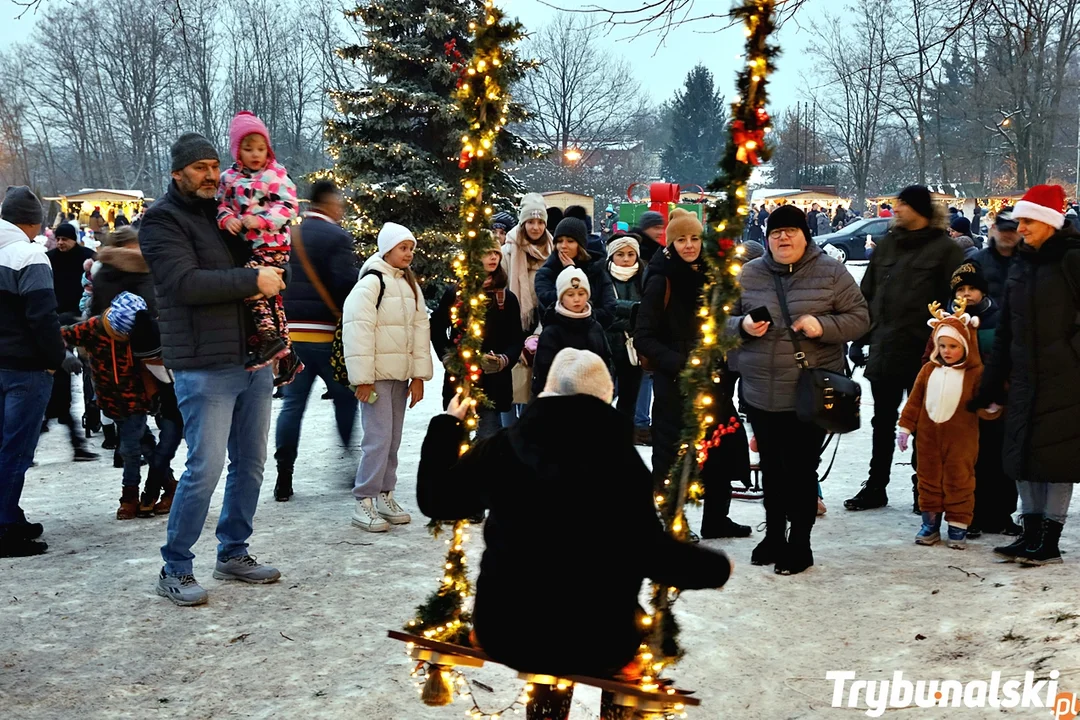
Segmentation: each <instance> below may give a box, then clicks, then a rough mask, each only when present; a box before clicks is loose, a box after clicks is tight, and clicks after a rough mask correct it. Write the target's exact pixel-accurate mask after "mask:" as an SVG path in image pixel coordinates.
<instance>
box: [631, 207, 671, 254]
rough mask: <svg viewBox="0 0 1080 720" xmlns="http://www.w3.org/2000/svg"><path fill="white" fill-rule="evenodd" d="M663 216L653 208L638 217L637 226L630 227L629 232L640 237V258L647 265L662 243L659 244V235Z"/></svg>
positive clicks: (662, 231)
mask: <svg viewBox="0 0 1080 720" xmlns="http://www.w3.org/2000/svg"><path fill="white" fill-rule="evenodd" d="M666 224H667V223H665V222H664V216H663V215H661V214H660V213H658V212H656V211H655V210H649V211H648V212H645V213H642V215H641V217H640V218H638V226H637V227H636V228H631V229H630V233H631V234H632V235H637V236H638V237H639V238H641V259H642V260H644V261H645V266H646V267H648V265H649V261H650V260H652V257H653V255H655V254H656V252H657V251H658V250H660V248H662V247H663V245H661V244H660V236H661V235H663V234H664V226H665V225H666Z"/></svg>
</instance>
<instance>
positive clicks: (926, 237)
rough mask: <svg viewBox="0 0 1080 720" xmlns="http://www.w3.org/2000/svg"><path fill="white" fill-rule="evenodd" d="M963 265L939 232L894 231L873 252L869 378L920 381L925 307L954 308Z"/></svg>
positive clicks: (865, 285)
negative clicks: (955, 281)
mask: <svg viewBox="0 0 1080 720" xmlns="http://www.w3.org/2000/svg"><path fill="white" fill-rule="evenodd" d="M963 261H964V251H963V250H961V249H960V246H959V245H957V244H956V243H955V242H954V241H953V240H952V239H950V238H949V236H948V235H947V234H946V233H945V231H944V230H942V229H940V228H937V227H926V228H923V229H922V230H914V231H910V230H904V229H903V228H900V227H896V226H893V227H892V228H890V229H889V233H888V234H887V235H886V236H885V237H884V238H883V239H882V241H881V242H880V243H878V246H877V249H875V250H874V254H873V256H872V257H871V259H870V266H869V267H868V268H867V269H866V275H865V276H864V277H863V281H862V292H863V295H864V296H865V297H866V302H867V303H868V304H869V306H870V336H869V342H870V346H871V348H870V360H869V363H868V364H867V367H866V377H868V378H870V380H879V379H885V378H891V379H895V380H897V381H902V382H904V383H909V384H910V383H913V382H914V381H915V377H916V376H917V375H918V374H919V370H921V369H922V362H921V359H922V353H923V348H925V347H926V340H927V338H929V337H930V326H929V325H927V324H926V321H927V317H928V316H927V310H926V307H927V305H929V304H930V303H932V302H935V301H936V302H939V303H941V305H942V307H944V306H945V305H947V304H948V303H949V300H951V299H952V288H951V286H950V284H949V281H950V279H951V278H952V273H953V270H955V269H956V268H957V267H959V266H960V263H962V262H963ZM774 319H775V316H774ZM865 341H866V339H865V338H864V339H863V342H865ZM740 369H741V366H740Z"/></svg>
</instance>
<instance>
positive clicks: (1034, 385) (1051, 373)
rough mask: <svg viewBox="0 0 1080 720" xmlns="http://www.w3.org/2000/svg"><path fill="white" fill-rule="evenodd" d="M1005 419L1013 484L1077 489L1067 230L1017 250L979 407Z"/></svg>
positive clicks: (1079, 346) (1076, 344) (1077, 239)
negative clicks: (991, 407)
mask: <svg viewBox="0 0 1080 720" xmlns="http://www.w3.org/2000/svg"><path fill="white" fill-rule="evenodd" d="M992 401H993V402H998V403H1000V404H1003V405H1005V406H1006V407H1007V413H1006V415H1005V448H1004V462H1005V472H1006V473H1007V474H1008V475H1009V477H1010V478H1012V479H1013V480H1028V481H1033V482H1062V483H1065V482H1071V483H1075V482H1078V481H1080V472H1078V468H1080V235H1078V234H1077V233H1076V231H1075V230H1072V229H1071V228H1070V227H1069V226H1068V225H1066V226H1065V228H1064V229H1063V230H1060V231H1058V232H1057V233H1056V234H1055V235H1054V236H1053V237H1052V238H1050V239H1049V240H1047V241H1046V243H1045V244H1043V246H1042V247H1041V248H1040V249H1039V250H1037V251H1036V250H1033V249H1032V248H1030V247H1028V246H1027V245H1024V244H1021V245H1020V246H1019V252H1017V254H1016V259H1015V260H1014V262H1013V264H1012V267H1011V268H1010V270H1009V279H1008V281H1007V282H1006V283H1005V304H1004V307H1003V308H1002V313H1001V322H1000V324H999V325H998V329H997V336H996V337H995V339H994V354H993V358H992V359H991V361H990V365H989V367H988V368H987V370H986V372H985V373H984V375H983V382H982V387H981V389H980V391H979V402H978V403H977V404H979V405H982V406H985V405H988V404H989V403H990V402H992Z"/></svg>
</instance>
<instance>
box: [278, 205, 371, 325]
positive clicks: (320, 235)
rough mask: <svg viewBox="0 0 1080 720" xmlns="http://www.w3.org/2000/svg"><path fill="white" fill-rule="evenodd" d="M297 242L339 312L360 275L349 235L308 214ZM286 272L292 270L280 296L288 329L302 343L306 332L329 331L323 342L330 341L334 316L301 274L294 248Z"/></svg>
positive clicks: (309, 281) (301, 269) (337, 227)
mask: <svg viewBox="0 0 1080 720" xmlns="http://www.w3.org/2000/svg"><path fill="white" fill-rule="evenodd" d="M300 240H301V242H303V244H304V250H306V251H307V256H308V259H309V260H311V265H312V267H313V268H314V270H315V274H316V275H318V276H319V280H320V281H321V282H322V284H323V285H325V286H326V290H327V292H329V293H330V297H331V299H332V300H333V301H334V305H335V307H336V309H337V311H338V312H339V313H340V312H341V309H342V308H343V307H345V299H346V298H347V297H349V293H350V292H351V291H352V289H353V286H354V285H356V280H357V278H359V276H360V268H359V266H358V265H357V263H356V253H355V252H354V245H353V237H352V235H350V234H349V233H348V232H346V231H345V230H344V229H342V228H341V227H339V226H337V225H335V224H334V223H332V222H329V221H327V220H323V219H322V218H318V217H312V216H310V215H309V216H308V217H307V218H305V219H304V222H302V223H301V224H300ZM294 244H295V243H294ZM289 269H290V270H291V271H292V277H291V278H290V280H289V289H288V290H286V291H285V292H284V293H282V297H283V298H284V300H285V315H286V317H288V318H289V330H290V331H291V332H292V333H294V334H296V333H300V335H299V337H300V338H301V341H304V340H303V338H305V336H306V335H307V333H310V332H311V331H318V330H320V329H323V330H325V329H328V330H329V333H330V335H331V336H330V337H329V338H328V339H327V340H326V341H327V342H329V341H332V340H333V332H334V328H335V327H336V326H337V315H335V314H334V313H333V311H332V310H331V309H330V308H329V307H327V306H326V303H325V302H323V299H322V296H321V295H319V291H318V290H316V289H315V285H314V283H312V282H311V279H310V278H309V277H308V276H307V273H306V272H305V271H304V265H303V263H301V262H300V254H299V253H298V252H297V251H296V249H295V248H293V251H292V254H291V256H290V258H289ZM315 336H317V335H315ZM295 341H296V340H295V338H294V342H295Z"/></svg>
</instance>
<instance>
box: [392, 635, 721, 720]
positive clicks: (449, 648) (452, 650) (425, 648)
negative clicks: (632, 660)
mask: <svg viewBox="0 0 1080 720" xmlns="http://www.w3.org/2000/svg"><path fill="white" fill-rule="evenodd" d="M386 634H387V636H388V637H390V638H391V639H393V640H400V641H401V642H404V643H409V644H410V645H411V646H412V648H411V649H410V653H409V654H410V656H411V657H412V658H413V659H414V660H422V661H425V662H431V663H435V664H436V665H456V666H463V667H482V666H483V665H484V663H494V664H496V665H499V664H501V663H498V662H496V661H494V660H492V659H491V658H490V657H488V655H487V654H486V653H484V652H483V651H481V650H477V649H475V648H469V647H464V646H463V645H454V644H452V643H445V642H439V641H438V640H429V639H428V638H425V637H421V636H419V635H413V634H411V633H407V632H401V631H398V630H389V631H387V633H386ZM518 677H520V678H521V679H523V680H526V681H528V682H532V683H536V684H540V685H556V684H558V683H559V682H560V681H566V682H568V683H573V684H575V685H586V686H589V687H594V688H599V689H600V690H604V691H606V692H610V693H612V694H613V695H614V696H615V704H616V705H620V706H622V707H632V708H640V709H642V710H649V711H654V712H662V711H664V710H671V708H672V707H674V706H675V705H682V706H685V707H697V706H699V705H701V700H700V699H699V698H696V697H692V696H691V693H690V691H686V690H676V689H674V688H661V689H660V690H658V691H656V692H651V691H649V690H644V689H642V687H641V686H640V685H635V684H633V683H626V682H619V681H618V680H612V679H611V678H594V677H587V676H584V675H568V676H565V677H564V676H561V675H560V676H554V675H535V674H530V673H518Z"/></svg>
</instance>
